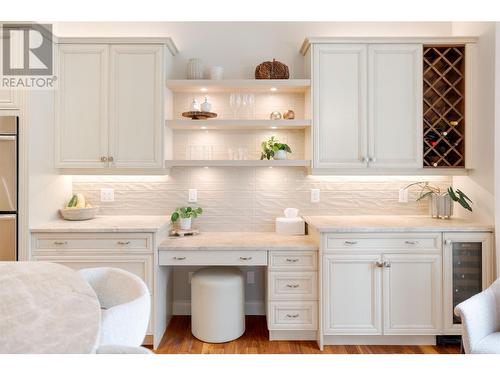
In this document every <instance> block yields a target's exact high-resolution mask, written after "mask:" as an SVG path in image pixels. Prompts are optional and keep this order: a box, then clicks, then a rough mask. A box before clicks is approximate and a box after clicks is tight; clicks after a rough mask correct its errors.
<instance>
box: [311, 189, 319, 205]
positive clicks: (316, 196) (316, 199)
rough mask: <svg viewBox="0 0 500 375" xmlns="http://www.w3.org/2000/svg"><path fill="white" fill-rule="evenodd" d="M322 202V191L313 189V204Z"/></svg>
mask: <svg viewBox="0 0 500 375" xmlns="http://www.w3.org/2000/svg"><path fill="white" fill-rule="evenodd" d="M319 201H320V190H319V189H311V203H318V202H319Z"/></svg>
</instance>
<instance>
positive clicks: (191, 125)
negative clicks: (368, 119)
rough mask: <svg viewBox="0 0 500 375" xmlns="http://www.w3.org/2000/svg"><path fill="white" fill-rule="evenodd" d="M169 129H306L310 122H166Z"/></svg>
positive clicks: (212, 120) (215, 120)
mask: <svg viewBox="0 0 500 375" xmlns="http://www.w3.org/2000/svg"><path fill="white" fill-rule="evenodd" d="M165 123H166V125H167V126H168V127H169V128H170V129H184V130H193V129H194V130H200V129H201V130H205V129H207V130H226V129H228V130H235V129H241V130H248V129H277V130H278V129H306V128H309V127H310V126H311V120H219V119H210V120H167V121H165Z"/></svg>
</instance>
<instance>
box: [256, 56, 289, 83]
mask: <svg viewBox="0 0 500 375" xmlns="http://www.w3.org/2000/svg"><path fill="white" fill-rule="evenodd" d="M288 78H290V73H289V72H288V66H286V65H285V64H283V63H282V62H279V61H276V60H275V59H273V61H264V62H263V63H262V64H259V65H257V67H256V68H255V79H288Z"/></svg>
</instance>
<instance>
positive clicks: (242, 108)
mask: <svg viewBox="0 0 500 375" xmlns="http://www.w3.org/2000/svg"><path fill="white" fill-rule="evenodd" d="M229 107H230V108H231V112H232V115H233V119H236V118H246V119H248V118H255V96H254V95H253V94H237V93H232V94H230V95H229Z"/></svg>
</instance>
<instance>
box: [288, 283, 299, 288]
mask: <svg viewBox="0 0 500 375" xmlns="http://www.w3.org/2000/svg"><path fill="white" fill-rule="evenodd" d="M286 286H287V287H288V288H292V289H295V288H298V287H299V286H300V284H286Z"/></svg>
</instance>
